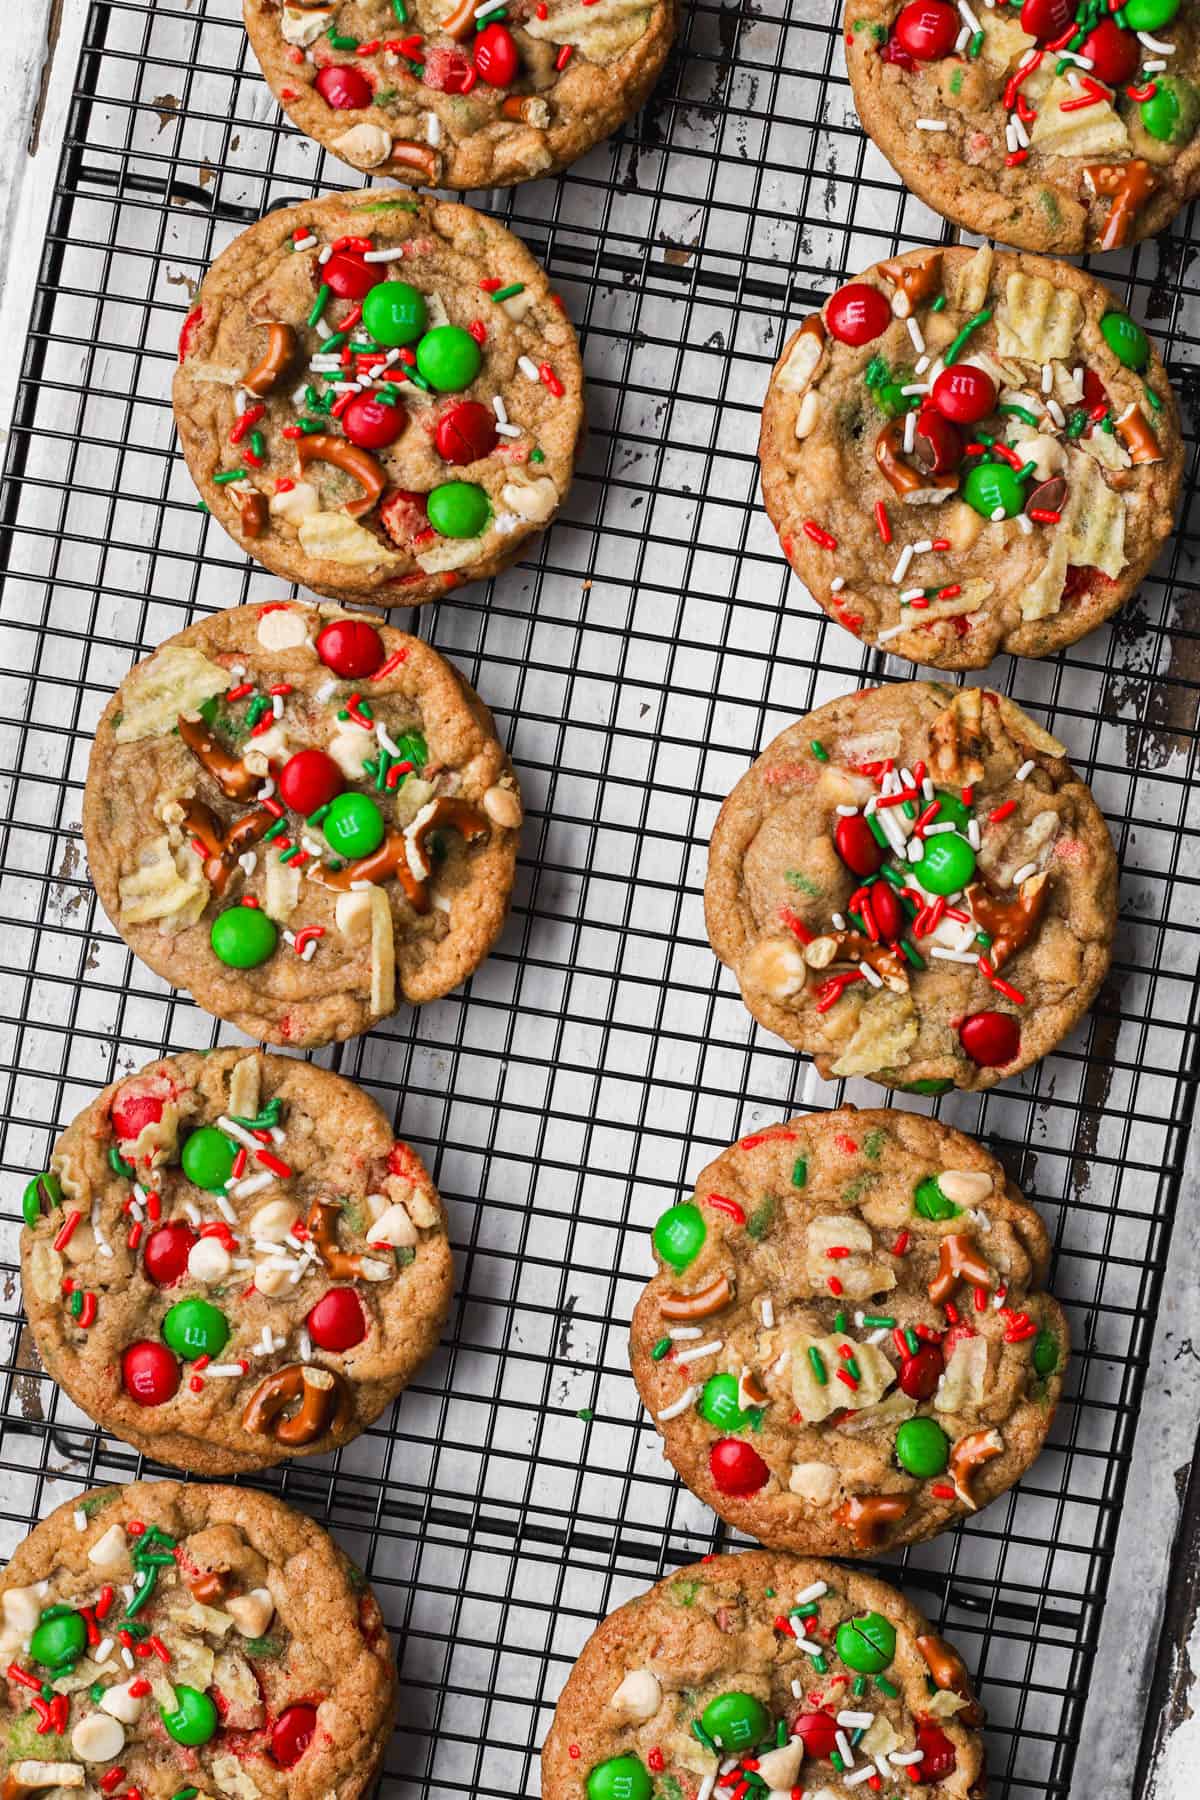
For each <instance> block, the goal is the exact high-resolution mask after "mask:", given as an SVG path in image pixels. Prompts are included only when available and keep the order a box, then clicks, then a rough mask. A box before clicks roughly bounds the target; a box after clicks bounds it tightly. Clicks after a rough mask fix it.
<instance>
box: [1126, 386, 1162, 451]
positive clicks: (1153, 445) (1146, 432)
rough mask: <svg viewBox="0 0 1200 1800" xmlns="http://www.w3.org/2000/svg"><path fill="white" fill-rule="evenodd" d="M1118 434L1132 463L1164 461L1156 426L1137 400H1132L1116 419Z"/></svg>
mask: <svg viewBox="0 0 1200 1800" xmlns="http://www.w3.org/2000/svg"><path fill="white" fill-rule="evenodd" d="M1114 426H1115V429H1116V433H1117V436H1118V437H1119V438H1120V440H1121V442H1122V443H1123V444H1124V446H1125V448H1126V450H1128V452H1129V460H1130V462H1131V463H1152V462H1161V461H1162V454H1163V453H1162V451H1161V450H1160V449H1159V447H1158V439H1157V438H1156V437H1155V435H1154V428H1153V426H1152V425H1151V423H1150V421H1149V419H1148V418H1147V417H1146V415H1145V413H1144V412H1143V411H1142V409H1141V407H1140V406H1139V405H1138V403H1137V401H1136V400H1131V401H1130V403H1129V405H1128V406H1127V407H1126V408H1125V411H1124V412H1123V413H1122V414H1121V416H1120V418H1119V419H1116V420H1115V421H1114Z"/></svg>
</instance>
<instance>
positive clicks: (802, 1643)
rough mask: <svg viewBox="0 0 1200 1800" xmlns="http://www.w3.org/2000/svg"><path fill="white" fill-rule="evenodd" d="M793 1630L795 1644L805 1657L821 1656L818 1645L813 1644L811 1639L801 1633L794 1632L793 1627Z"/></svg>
mask: <svg viewBox="0 0 1200 1800" xmlns="http://www.w3.org/2000/svg"><path fill="white" fill-rule="evenodd" d="M793 1630H795V1636H796V1643H797V1645H798V1647H799V1648H800V1649H801V1650H803V1652H804V1654H805V1655H806V1656H820V1655H821V1654H822V1651H821V1646H820V1644H817V1643H814V1642H813V1640H812V1638H808V1637H805V1636H804V1634H803V1632H801V1631H799V1630H796V1629H795V1627H793Z"/></svg>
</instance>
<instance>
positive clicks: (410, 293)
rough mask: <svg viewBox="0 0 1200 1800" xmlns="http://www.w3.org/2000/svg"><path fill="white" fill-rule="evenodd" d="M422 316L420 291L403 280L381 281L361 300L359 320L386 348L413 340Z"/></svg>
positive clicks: (422, 305)
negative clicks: (361, 306) (360, 319)
mask: <svg viewBox="0 0 1200 1800" xmlns="http://www.w3.org/2000/svg"><path fill="white" fill-rule="evenodd" d="M426 316H427V315H426V310H425V296H424V294H422V292H421V290H420V289H419V288H415V287H412V286H410V284H409V283H408V282H407V281H381V282H379V283H378V284H377V285H376V286H375V287H373V288H372V289H371V291H370V293H369V294H368V295H367V297H366V299H365V300H364V301H363V324H364V325H365V326H366V328H367V330H368V331H369V332H370V334H371V336H372V337H373V338H374V339H375V342H376V343H377V344H383V345H385V346H386V348H387V349H389V350H399V349H400V348H401V347H402V346H403V345H405V344H415V343H416V341H417V339H418V338H419V337H420V335H421V333H422V332H423V331H424V329H425V320H426Z"/></svg>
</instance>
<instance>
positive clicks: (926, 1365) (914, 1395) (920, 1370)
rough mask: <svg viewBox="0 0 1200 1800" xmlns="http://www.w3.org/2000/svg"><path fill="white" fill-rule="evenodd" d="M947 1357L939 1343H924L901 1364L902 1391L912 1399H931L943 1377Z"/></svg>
mask: <svg viewBox="0 0 1200 1800" xmlns="http://www.w3.org/2000/svg"><path fill="white" fill-rule="evenodd" d="M945 1366H946V1363H945V1358H944V1357H943V1355H942V1351H941V1348H940V1346H939V1345H937V1344H922V1345H921V1348H920V1349H919V1350H918V1351H916V1352H915V1354H914V1355H912V1356H906V1357H905V1358H904V1361H903V1362H902V1363H901V1364H900V1391H901V1393H904V1394H907V1395H908V1397H909V1399H910V1400H931V1399H932V1398H933V1396H934V1394H935V1393H936V1392H937V1384H938V1382H939V1381H940V1380H941V1379H942V1371H943V1369H944V1368H945Z"/></svg>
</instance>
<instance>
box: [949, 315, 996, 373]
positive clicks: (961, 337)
mask: <svg viewBox="0 0 1200 1800" xmlns="http://www.w3.org/2000/svg"><path fill="white" fill-rule="evenodd" d="M991 316H992V309H991V307H990V306H988V307H985V308H984V310H983V312H978V313H976V314H975V317H974V318H973V319H968V320H967V322H966V324H965V325H964V326H963V328H962V330H961V331H960V332H959V333H958V336H957V337H955V338H953V339H952V340H951V343H950V348H949V349H948V350H947V351H946V353H945V355H944V356H943V358H942V361H943V363H944V364H945V365H946V367H947V368H948V367H949V366H950V364H951V363H952V362H953V361H954V359H955V357H956V356H957V355H958V353H959V351H960V350H961V349H962V347H963V345H964V344H965V343H966V341H967V339H968V338H969V337H970V335H971V333H972V332H973V331H978V330H979V327H980V326H981V325H986V324H987V322H988V320H989V319H990V318H991Z"/></svg>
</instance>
